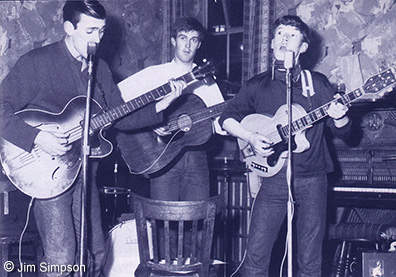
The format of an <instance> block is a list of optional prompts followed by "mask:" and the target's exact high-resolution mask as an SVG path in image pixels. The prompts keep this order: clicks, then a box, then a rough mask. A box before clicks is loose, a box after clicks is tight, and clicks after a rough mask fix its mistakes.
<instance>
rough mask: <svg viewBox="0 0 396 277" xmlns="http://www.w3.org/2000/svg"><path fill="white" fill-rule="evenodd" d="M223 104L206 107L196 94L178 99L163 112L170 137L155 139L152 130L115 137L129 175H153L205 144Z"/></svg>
mask: <svg viewBox="0 0 396 277" xmlns="http://www.w3.org/2000/svg"><path fill="white" fill-rule="evenodd" d="M226 105H227V102H222V103H220V104H217V105H214V106H211V107H206V105H205V103H204V102H203V101H202V100H201V99H200V98H199V97H198V96H196V95H194V94H188V95H184V96H181V97H179V98H178V99H177V100H176V101H175V102H174V103H172V105H171V106H169V107H168V109H167V110H166V111H165V112H164V118H165V122H166V124H165V126H164V127H165V129H166V131H168V132H170V133H171V134H170V135H167V136H165V137H161V136H158V135H157V134H156V133H155V132H154V131H153V129H152V128H145V129H144V130H138V131H136V132H121V133H119V134H118V135H117V141H118V146H119V148H120V151H121V154H122V157H123V159H124V160H125V163H126V164H127V166H128V168H129V170H130V172H132V173H135V174H143V173H146V174H152V173H155V172H157V171H159V170H161V169H162V168H164V167H165V166H166V165H168V164H169V163H170V162H171V161H173V159H175V158H176V156H177V155H179V153H181V152H182V151H185V150H188V149H189V148H191V147H194V146H198V145H202V144H204V143H206V142H207V141H208V140H209V139H210V138H211V136H212V134H213V127H212V120H213V119H214V118H216V117H218V116H219V115H220V114H221V112H222V111H223V109H224V108H225V106H226Z"/></svg>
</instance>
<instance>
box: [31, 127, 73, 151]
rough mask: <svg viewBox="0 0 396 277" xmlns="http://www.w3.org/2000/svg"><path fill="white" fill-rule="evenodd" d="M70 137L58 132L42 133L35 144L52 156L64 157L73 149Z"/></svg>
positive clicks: (38, 135)
mask: <svg viewBox="0 0 396 277" xmlns="http://www.w3.org/2000/svg"><path fill="white" fill-rule="evenodd" d="M68 137H69V135H67V134H65V133H62V132H58V131H53V132H48V131H40V132H39V133H38V134H37V136H36V139H35V140H34V143H35V144H36V145H37V146H38V147H40V149H42V150H43V151H44V152H47V153H48V154H50V155H52V156H62V155H64V154H66V152H67V151H69V150H70V149H71V147H72V146H71V144H69V140H68Z"/></svg>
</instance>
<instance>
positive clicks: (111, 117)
mask: <svg viewBox="0 0 396 277" xmlns="http://www.w3.org/2000/svg"><path fill="white" fill-rule="evenodd" d="M176 80H177V81H185V82H186V83H187V84H189V83H191V82H192V81H194V80H196V78H195V75H194V74H193V73H192V72H189V73H187V74H184V75H183V76H180V77H179V78H177V79H176ZM171 91H172V88H171V86H170V85H169V83H166V84H164V85H162V86H160V87H157V88H156V89H153V90H151V91H149V92H147V93H145V94H143V95H141V96H139V97H136V98H134V99H132V100H130V101H128V102H126V103H124V104H122V105H120V106H117V107H115V108H113V109H111V110H109V111H107V112H105V113H101V114H98V115H96V116H95V117H93V118H92V120H91V126H92V127H91V128H92V130H93V131H96V130H99V129H101V128H102V127H103V126H106V125H109V124H111V123H112V122H114V121H115V120H117V119H119V118H121V117H123V116H125V115H127V114H129V113H131V112H133V111H135V110H137V109H140V108H141V107H143V106H146V105H148V104H150V103H152V102H154V101H156V100H158V99H160V98H161V97H163V96H164V95H166V94H168V93H170V92H171Z"/></svg>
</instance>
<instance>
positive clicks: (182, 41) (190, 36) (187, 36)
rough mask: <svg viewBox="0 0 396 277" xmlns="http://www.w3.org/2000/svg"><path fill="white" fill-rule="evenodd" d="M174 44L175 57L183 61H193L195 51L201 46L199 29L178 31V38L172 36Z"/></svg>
mask: <svg viewBox="0 0 396 277" xmlns="http://www.w3.org/2000/svg"><path fill="white" fill-rule="evenodd" d="M171 42H172V45H173V46H174V47H175V58H176V59H178V60H180V61H182V62H186V63H188V62H192V61H193V60H194V56H195V53H196V52H197V50H198V48H199V47H200V46H201V42H200V41H199V34H198V32H197V31H189V32H184V31H181V32H179V33H177V36H176V39H174V38H171Z"/></svg>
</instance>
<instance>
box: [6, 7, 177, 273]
mask: <svg viewBox="0 0 396 277" xmlns="http://www.w3.org/2000/svg"><path fill="white" fill-rule="evenodd" d="M63 19H64V23H63V27H64V31H65V33H66V36H65V38H64V39H63V40H61V41H59V42H56V43H53V44H50V45H47V46H44V47H41V48H38V49H34V50H32V51H30V52H29V53H27V54H25V55H23V56H22V57H20V59H19V60H18V61H17V63H16V64H15V66H14V68H13V69H12V70H11V71H10V73H9V74H8V75H7V77H6V78H5V79H4V80H3V82H2V84H1V87H0V89H1V91H0V93H1V100H0V118H1V120H0V128H1V136H2V137H3V139H5V140H7V141H8V142H11V143H12V144H14V145H15V146H18V147H19V148H21V149H23V150H25V151H27V152H30V151H31V150H32V149H33V147H34V146H37V147H38V148H39V149H41V150H42V151H44V152H46V153H48V154H49V155H51V156H53V157H57V156H63V155H65V154H66V153H67V152H68V151H69V150H70V148H71V145H70V144H69V136H68V135H66V134H65V133H62V132H59V131H56V130H51V131H49V130H48V131H46V130H40V129H38V128H36V127H33V126H30V125H28V124H27V123H25V122H24V121H23V120H22V119H21V117H20V116H18V114H15V113H16V112H17V111H20V110H22V109H36V110H42V111H45V112H51V113H53V114H56V113H60V112H61V111H62V110H63V109H64V108H65V106H66V104H67V103H68V102H69V101H70V100H71V99H73V98H74V97H76V96H79V95H86V93H87V80H88V72H87V62H86V61H87V58H88V53H87V45H88V44H89V45H91V47H95V46H96V45H98V44H99V42H100V41H101V39H102V37H103V35H104V31H105V27H106V11H105V9H104V7H103V6H102V5H101V4H99V2H98V1H89V0H88V1H67V2H66V3H65V5H64V7H63ZM93 52H94V51H93ZM93 60H94V73H93V75H94V76H93V78H94V82H93V83H94V85H93V87H92V95H93V98H94V99H95V100H96V101H97V102H98V103H99V104H100V105H101V106H102V107H103V108H104V109H105V110H106V109H108V108H112V107H116V106H119V105H121V104H123V103H124V102H123V100H122V98H121V95H120V92H119V90H118V88H117V86H116V85H115V84H114V82H113V79H112V74H111V72H110V69H109V67H108V65H107V64H106V63H105V62H104V61H103V60H102V59H99V58H97V57H96V58H95V59H93ZM184 86H185V83H183V82H174V81H172V82H170V87H171V88H172V92H171V93H170V94H168V95H167V96H165V97H164V98H163V99H162V100H161V101H159V102H156V103H154V104H151V105H148V106H146V107H144V108H142V109H140V110H138V111H136V112H134V113H132V114H131V115H129V116H126V117H124V118H123V119H122V120H120V121H118V122H117V123H116V124H115V127H116V128H119V129H122V130H126V129H135V128H142V127H145V126H150V125H152V124H157V123H160V122H161V121H162V113H161V111H162V110H164V109H165V108H166V107H167V106H168V105H169V104H170V103H171V102H172V101H173V100H174V99H175V98H176V97H177V96H179V95H180V94H181V91H182V89H183V88H184ZM43 123H46V122H43ZM59 124H61V123H60V122H59ZM90 165H91V166H92V169H91V171H90V172H91V175H90V178H89V180H90V181H91V182H90V184H88V186H87V200H88V201H87V211H88V213H87V220H86V222H87V232H86V234H87V244H88V249H89V251H90V255H87V256H88V257H89V258H90V260H89V261H88V262H87V265H92V266H91V268H88V266H87V267H86V271H85V273H84V276H99V275H100V270H101V264H102V261H103V258H104V254H105V253H104V237H103V231H102V229H101V228H102V227H101V219H100V207H99V199H98V191H97V188H96V185H95V183H94V181H95V169H96V168H97V164H94V163H90ZM31 177H32V178H40V177H39V176H31ZM70 182H72V183H73V180H70ZM81 184H82V178H81V173H80V174H79V176H77V178H76V180H74V184H73V185H72V186H71V187H70V188H69V189H68V190H67V191H66V192H64V193H63V194H61V195H59V196H56V197H54V198H51V199H36V200H35V202H34V206H33V207H34V215H35V219H36V223H37V227H38V230H39V233H40V237H41V240H42V244H43V248H44V257H43V261H42V262H43V263H44V264H45V265H48V266H50V265H51V266H52V267H53V268H60V267H62V268H63V267H68V268H71V267H72V266H73V265H75V264H77V262H78V261H79V259H76V253H77V252H78V251H77V250H78V249H79V247H78V243H79V241H80V240H79V235H80V234H79V231H80V206H81V203H80V202H81V201H80V197H81ZM57 266H58V267H57ZM88 270H89V271H90V272H94V273H93V274H90V275H89V274H88ZM40 274H43V275H45V276H68V275H71V272H63V273H61V272H49V271H46V272H40Z"/></svg>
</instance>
